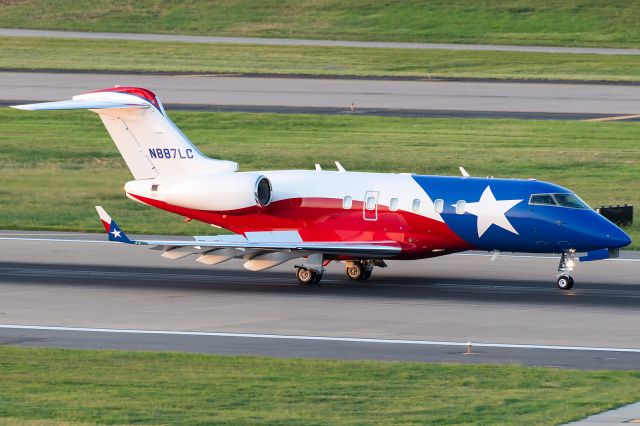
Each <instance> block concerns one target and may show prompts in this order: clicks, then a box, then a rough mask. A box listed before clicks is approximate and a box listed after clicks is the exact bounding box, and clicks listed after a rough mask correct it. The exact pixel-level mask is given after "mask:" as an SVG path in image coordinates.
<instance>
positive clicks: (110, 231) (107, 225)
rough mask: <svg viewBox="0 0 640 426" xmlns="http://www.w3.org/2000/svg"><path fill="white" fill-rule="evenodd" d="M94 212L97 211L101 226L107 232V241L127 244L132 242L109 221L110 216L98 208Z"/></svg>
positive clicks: (111, 220) (113, 222)
mask: <svg viewBox="0 0 640 426" xmlns="http://www.w3.org/2000/svg"><path fill="white" fill-rule="evenodd" d="M96 210H97V211H98V215H99V216H100V220H101V221H102V225H103V226H104V229H105V230H106V231H107V235H108V236H109V241H117V242H119V243H129V244H131V243H132V241H131V240H130V239H129V237H127V236H126V234H125V233H124V232H123V231H122V229H120V227H119V226H118V224H117V223H116V222H115V221H114V220H113V219H111V216H109V214H108V213H107V212H106V211H105V210H104V209H103V208H102V207H100V206H96Z"/></svg>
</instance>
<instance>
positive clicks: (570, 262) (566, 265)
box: [556, 250, 576, 290]
mask: <svg viewBox="0 0 640 426" xmlns="http://www.w3.org/2000/svg"><path fill="white" fill-rule="evenodd" d="M575 255H576V251H575V250H568V251H565V252H563V253H562V257H561V258H560V265H558V275H556V277H557V278H558V281H557V283H558V288H559V289H561V290H570V289H571V288H572V287H573V277H572V276H571V273H572V272H573V268H574V266H575Z"/></svg>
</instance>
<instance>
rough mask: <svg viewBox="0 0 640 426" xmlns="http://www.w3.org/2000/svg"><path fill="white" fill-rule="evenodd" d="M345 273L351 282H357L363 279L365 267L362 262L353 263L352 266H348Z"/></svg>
mask: <svg viewBox="0 0 640 426" xmlns="http://www.w3.org/2000/svg"><path fill="white" fill-rule="evenodd" d="M345 271H346V272H347V277H349V279H350V280H353V281H356V280H361V279H363V278H362V277H364V274H365V270H364V266H363V265H362V263H360V262H353V264H352V265H351V266H347V267H346V269H345Z"/></svg>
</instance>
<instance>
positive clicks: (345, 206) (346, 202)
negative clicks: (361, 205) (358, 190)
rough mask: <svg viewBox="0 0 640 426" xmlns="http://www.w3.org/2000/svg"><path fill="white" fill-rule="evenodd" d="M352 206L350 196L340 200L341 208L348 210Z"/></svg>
mask: <svg viewBox="0 0 640 426" xmlns="http://www.w3.org/2000/svg"><path fill="white" fill-rule="evenodd" d="M352 205H353V199H352V198H351V197H350V196H348V195H347V196H346V197H344V198H343V199H342V208H343V209H346V210H349V209H350V208H351V206H352Z"/></svg>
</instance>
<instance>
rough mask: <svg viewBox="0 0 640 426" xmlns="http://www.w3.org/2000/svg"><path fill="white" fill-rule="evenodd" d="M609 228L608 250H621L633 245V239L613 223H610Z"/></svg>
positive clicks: (607, 234) (607, 233) (607, 235)
mask: <svg viewBox="0 0 640 426" xmlns="http://www.w3.org/2000/svg"><path fill="white" fill-rule="evenodd" d="M608 225H609V227H608V229H607V232H606V237H607V240H608V244H607V247H608V248H621V247H624V246H628V245H629V244H631V238H630V237H629V235H627V233H626V232H624V231H623V230H622V229H620V228H618V227H617V226H616V225H614V224H613V223H608Z"/></svg>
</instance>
